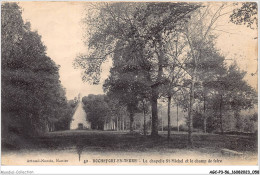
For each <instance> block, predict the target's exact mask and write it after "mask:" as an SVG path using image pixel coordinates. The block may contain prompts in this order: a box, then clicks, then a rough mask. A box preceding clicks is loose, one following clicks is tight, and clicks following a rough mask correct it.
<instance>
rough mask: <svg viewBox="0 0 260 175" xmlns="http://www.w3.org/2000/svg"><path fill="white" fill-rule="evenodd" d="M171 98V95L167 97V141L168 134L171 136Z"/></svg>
mask: <svg viewBox="0 0 260 175" xmlns="http://www.w3.org/2000/svg"><path fill="white" fill-rule="evenodd" d="M171 100H172V97H171V96H169V97H168V135H167V139H168V141H169V140H170V136H171Z"/></svg>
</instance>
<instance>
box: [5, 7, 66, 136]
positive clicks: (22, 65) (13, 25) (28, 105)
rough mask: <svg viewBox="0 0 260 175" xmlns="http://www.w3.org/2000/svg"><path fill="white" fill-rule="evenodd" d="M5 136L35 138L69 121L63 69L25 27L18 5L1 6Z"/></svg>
mask: <svg viewBox="0 0 260 175" xmlns="http://www.w3.org/2000/svg"><path fill="white" fill-rule="evenodd" d="M1 9H2V13H1V18H2V20H1V21H2V22H1V27H2V28H1V29H2V33H1V37H2V45H1V54H2V64H1V71H2V82H1V83H2V88H1V94H2V95H1V98H2V103H1V104H2V133H4V134H3V136H4V137H5V138H9V137H10V136H11V135H12V134H17V135H20V136H31V135H35V134H40V133H42V132H45V131H46V130H48V128H49V129H50V127H52V128H53V124H54V123H55V122H57V121H58V120H63V119H64V118H66V120H69V117H70V116H69V115H68V114H69V113H68V111H67V110H66V109H67V101H66V97H65V90H64V89H63V87H62V86H61V84H60V81H59V73H58V71H59V67H58V66H57V65H56V64H55V63H54V62H53V61H52V60H51V58H49V57H48V56H46V48H45V46H44V45H43V44H42V42H41V37H40V36H39V35H38V33H37V32H32V31H31V29H30V24H29V23H26V24H24V22H23V20H22V16H21V13H22V12H21V9H20V7H19V6H18V5H17V4H16V3H3V4H2V6H1Z"/></svg>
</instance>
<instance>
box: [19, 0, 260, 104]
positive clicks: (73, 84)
mask: <svg viewBox="0 0 260 175" xmlns="http://www.w3.org/2000/svg"><path fill="white" fill-rule="evenodd" d="M84 3H86V2H39V1H38V2H19V5H20V6H21V7H22V9H23V10H24V11H23V18H24V20H25V21H29V22H30V23H31V26H32V29H33V30H37V31H38V33H39V34H40V35H41V36H42V41H43V43H44V44H45V45H46V46H47V55H48V56H50V57H51V58H52V59H53V60H54V61H55V62H56V63H57V64H58V65H60V80H61V83H62V85H63V86H64V87H65V88H66V95H67V98H68V99H72V98H74V97H75V96H77V95H78V93H81V95H82V96H86V95H88V94H102V93H103V90H102V81H103V80H104V79H106V77H107V76H108V73H109V66H108V65H111V63H106V65H104V66H102V68H103V73H102V81H101V84H100V85H89V84H88V83H83V82H82V80H81V75H80V74H81V70H77V69H74V68H73V66H72V62H73V60H74V59H75V57H76V56H77V55H78V54H79V53H85V52H86V51H87V48H86V47H85V46H84V44H83V34H84V31H83V25H82V23H81V19H82V18H83V17H84ZM227 22H228V18H226V20H222V21H221V22H220V23H219V25H222V24H225V25H224V26H222V27H221V29H222V30H224V31H228V32H230V33H231V34H230V33H225V32H219V33H218V34H220V36H219V39H218V42H217V47H218V48H220V49H221V51H222V52H223V54H224V55H226V56H227V57H228V58H232V59H233V58H235V55H238V56H239V57H240V58H241V59H237V60H236V61H237V62H238V64H239V66H240V67H241V69H244V70H247V71H248V75H247V76H246V79H247V80H248V82H249V84H250V85H252V86H253V87H254V88H255V89H257V75H255V76H251V75H250V74H251V73H255V72H256V71H257V49H258V48H257V47H258V46H257V39H253V38H254V37H256V36H257V31H256V30H255V31H253V30H251V29H248V28H247V27H245V26H237V25H234V24H232V23H227Z"/></svg>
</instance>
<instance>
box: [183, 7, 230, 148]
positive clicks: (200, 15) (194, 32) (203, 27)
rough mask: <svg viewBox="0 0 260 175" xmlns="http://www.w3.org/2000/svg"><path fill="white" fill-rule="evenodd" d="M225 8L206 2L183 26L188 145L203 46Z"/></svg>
mask: <svg viewBox="0 0 260 175" xmlns="http://www.w3.org/2000/svg"><path fill="white" fill-rule="evenodd" d="M225 8H226V6H225V4H224V3H222V4H220V5H219V6H218V7H217V8H215V9H213V12H212V9H211V8H210V7H209V5H207V4H206V6H205V7H204V8H200V9H198V10H197V11H196V13H193V15H192V16H191V20H189V23H187V25H186V27H184V32H183V33H184V35H185V38H186V41H187V43H188V44H187V45H188V48H189V50H188V52H189V53H188V55H189V57H190V59H189V63H188V64H187V66H188V67H187V66H186V67H187V68H186V71H187V72H189V76H190V94H189V95H190V100H189V108H188V109H189V112H188V121H187V122H188V126H189V132H188V133H189V134H188V140H189V145H190V146H191V147H193V139H192V132H193V113H194V111H195V110H194V107H195V105H194V103H195V88H196V84H197V83H199V77H198V73H199V66H200V65H199V63H200V59H201V58H202V53H203V48H205V46H207V45H209V44H211V43H212V38H214V33H213V32H212V31H213V29H215V28H216V26H215V24H216V21H217V20H218V19H219V18H220V17H221V16H224V15H226V14H227V12H224V9H225Z"/></svg>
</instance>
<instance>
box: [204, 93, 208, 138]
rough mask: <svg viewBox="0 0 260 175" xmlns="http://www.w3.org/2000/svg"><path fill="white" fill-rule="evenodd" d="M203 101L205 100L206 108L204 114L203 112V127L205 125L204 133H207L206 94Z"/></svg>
mask: <svg viewBox="0 0 260 175" xmlns="http://www.w3.org/2000/svg"><path fill="white" fill-rule="evenodd" d="M203 100H204V106H203V108H204V112H203V114H204V122H203V125H204V133H206V132H207V116H206V95H205V93H204V98H203Z"/></svg>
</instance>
